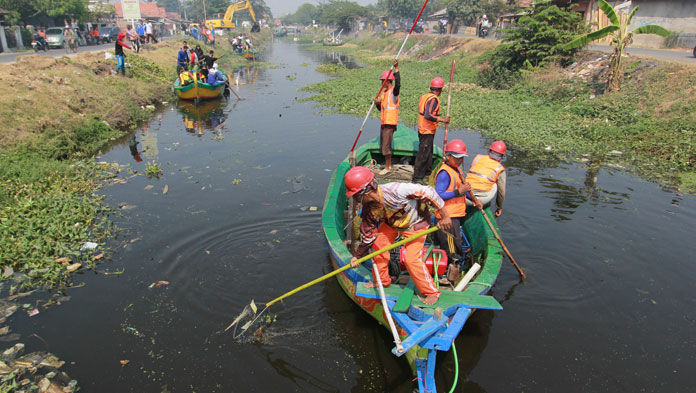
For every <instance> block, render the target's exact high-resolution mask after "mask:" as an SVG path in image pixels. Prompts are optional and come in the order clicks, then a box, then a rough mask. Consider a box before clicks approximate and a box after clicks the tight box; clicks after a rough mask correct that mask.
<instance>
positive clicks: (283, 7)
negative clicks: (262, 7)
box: [264, 0, 377, 17]
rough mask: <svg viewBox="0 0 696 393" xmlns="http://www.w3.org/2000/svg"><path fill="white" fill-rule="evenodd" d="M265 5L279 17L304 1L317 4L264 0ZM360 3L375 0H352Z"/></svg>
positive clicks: (300, 1) (363, 3) (285, 0)
mask: <svg viewBox="0 0 696 393" xmlns="http://www.w3.org/2000/svg"><path fill="white" fill-rule="evenodd" d="M264 1H265V2H266V5H268V6H269V7H271V12H273V16H274V17H280V16H283V15H285V14H287V13H290V12H295V10H297V7H299V6H301V5H302V4H304V3H312V4H315V5H316V4H317V3H318V2H317V1H315V0H264ZM352 1H355V2H356V3H358V4H361V5H368V4H374V3H376V2H377V0H352Z"/></svg>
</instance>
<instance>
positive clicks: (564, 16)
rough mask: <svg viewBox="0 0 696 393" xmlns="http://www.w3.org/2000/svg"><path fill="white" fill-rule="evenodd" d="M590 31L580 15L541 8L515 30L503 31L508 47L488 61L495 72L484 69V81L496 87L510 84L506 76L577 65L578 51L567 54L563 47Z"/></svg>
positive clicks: (527, 17) (545, 6)
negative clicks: (555, 64)
mask: <svg viewBox="0 0 696 393" xmlns="http://www.w3.org/2000/svg"><path fill="white" fill-rule="evenodd" d="M586 29H587V28H586V26H585V23H584V22H583V20H582V17H581V16H580V14H579V13H577V12H574V11H570V10H568V9H565V8H559V7H557V6H555V5H546V4H544V5H538V6H536V7H534V8H533V9H532V13H531V14H529V15H525V16H523V17H521V18H520V20H519V22H518V24H517V25H516V26H515V27H513V28H510V29H505V30H503V32H504V33H505V36H504V37H503V41H504V43H503V44H501V45H498V47H496V48H495V50H494V51H493V53H492V54H491V55H490V56H489V57H488V60H489V65H490V67H492V68H493V69H492V70H485V68H484V71H482V73H483V75H482V79H483V81H486V80H489V81H490V83H493V84H494V85H495V84H500V83H501V82H505V81H506V78H505V75H506V73H510V72H512V73H516V72H518V71H520V70H522V69H525V68H533V67H538V66H542V65H544V64H548V63H552V62H558V63H559V64H561V65H562V66H564V67H565V66H567V65H569V64H571V63H572V62H573V61H574V57H575V54H576V53H577V51H578V49H571V50H565V49H562V48H561V46H562V45H563V44H565V43H567V42H570V41H571V40H572V39H573V38H575V36H577V35H578V34H580V33H583V32H585V31H586ZM503 70H504V71H503Z"/></svg>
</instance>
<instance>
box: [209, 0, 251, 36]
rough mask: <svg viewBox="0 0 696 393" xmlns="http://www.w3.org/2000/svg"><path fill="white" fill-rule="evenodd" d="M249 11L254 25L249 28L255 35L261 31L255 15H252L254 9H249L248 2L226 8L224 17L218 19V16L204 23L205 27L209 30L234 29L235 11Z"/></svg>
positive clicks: (249, 4) (239, 2)
mask: <svg viewBox="0 0 696 393" xmlns="http://www.w3.org/2000/svg"><path fill="white" fill-rule="evenodd" d="M242 10H249V14H250V15H251V19H252V20H253V21H254V25H253V26H252V27H251V32H252V33H255V32H257V31H261V28H260V27H259V22H258V21H257V20H256V14H254V9H253V8H251V3H250V2H249V0H242V1H238V2H236V3H233V4H231V5H230V6H229V7H227V11H225V15H223V16H222V18H220V14H218V19H208V20H206V21H205V26H206V27H207V28H209V29H234V28H236V27H237V26H236V25H235V23H234V13H235V12H236V11H242Z"/></svg>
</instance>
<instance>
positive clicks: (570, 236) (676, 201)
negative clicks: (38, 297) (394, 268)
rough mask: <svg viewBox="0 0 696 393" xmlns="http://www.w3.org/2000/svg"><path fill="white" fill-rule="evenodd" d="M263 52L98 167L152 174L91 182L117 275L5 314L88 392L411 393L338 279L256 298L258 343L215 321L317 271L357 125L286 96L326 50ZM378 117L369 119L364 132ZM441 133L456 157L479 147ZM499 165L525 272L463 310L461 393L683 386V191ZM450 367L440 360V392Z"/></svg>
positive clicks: (689, 338)
mask: <svg viewBox="0 0 696 393" xmlns="http://www.w3.org/2000/svg"><path fill="white" fill-rule="evenodd" d="M265 56H266V59H265V60H267V61H270V62H273V63H275V64H278V65H279V66H280V67H278V68H267V69H257V68H254V67H253V66H250V67H248V68H245V69H242V70H238V72H237V78H238V79H239V82H240V83H239V85H238V86H237V87H236V88H235V91H236V92H237V93H238V94H239V95H240V96H241V97H243V98H244V99H243V100H241V101H237V100H235V99H234V96H232V99H231V100H230V101H229V102H225V101H221V102H220V103H207V104H204V105H202V106H200V107H195V106H193V105H180V106H178V107H177V105H176V104H168V105H165V106H164V107H162V108H159V109H158V111H159V112H158V115H157V117H156V119H155V120H153V121H152V122H151V123H150V124H148V125H147V126H145V127H143V128H142V129H140V130H137V131H136V132H135V133H134V135H133V136H132V137H129V138H126V139H125V140H124V141H121V142H119V143H117V144H116V145H115V146H114V147H113V148H112V149H111V150H110V151H109V152H108V153H106V154H104V155H103V156H102V157H100V158H99V159H100V160H103V161H108V162H118V163H120V164H122V165H128V166H129V167H130V168H132V169H134V170H137V171H139V172H140V173H142V172H144V170H145V166H146V164H147V163H148V162H157V163H158V164H159V165H160V166H161V167H162V169H163V171H164V173H163V175H162V177H161V178H160V179H159V180H157V179H148V178H147V177H145V176H136V177H131V178H129V180H128V181H127V182H126V183H124V184H116V185H113V186H108V187H106V188H104V189H103V190H102V191H101V193H102V194H103V195H105V196H106V203H108V204H109V205H111V206H113V207H114V214H113V215H112V219H113V220H114V221H115V223H116V225H117V226H118V228H120V231H119V236H118V238H117V239H116V240H114V242H113V244H114V246H115V247H116V250H115V252H113V253H112V254H110V256H109V258H110V260H109V261H107V262H105V263H103V264H101V265H99V266H98V269H97V270H98V271H99V272H102V273H104V272H107V273H116V272H121V271H122V272H123V273H122V274H95V273H94V272H91V271H87V272H84V273H81V276H79V278H77V279H76V281H78V282H79V281H83V282H85V283H86V285H85V286H84V287H82V288H77V289H71V290H68V291H67V295H70V296H71V299H70V301H68V302H63V303H62V304H61V305H60V306H57V307H52V308H50V309H47V310H42V312H41V314H39V315H37V316H34V317H31V318H30V317H28V316H26V315H25V314H23V313H22V314H21V315H20V314H18V316H16V317H15V319H14V320H13V322H12V329H13V331H17V332H20V333H22V335H23V337H22V338H23V340H22V342H24V343H25V344H27V351H31V350H49V351H51V352H52V353H55V354H56V355H58V356H59V357H60V358H62V359H63V360H65V361H66V362H67V363H66V365H65V366H64V367H63V370H64V371H66V372H67V373H68V374H69V375H70V376H71V377H73V378H75V379H77V380H78V381H79V383H80V386H81V387H82V390H83V391H85V392H101V393H108V392H118V393H122V392H290V391H302V392H349V391H351V392H372V391H375V392H383V391H389V392H410V391H411V390H412V388H413V386H414V385H413V382H412V381H411V380H412V376H411V372H410V370H409V368H408V365H407V363H406V362H405V360H403V359H397V358H395V357H393V356H392V355H391V353H390V349H391V338H390V337H389V335H388V334H387V332H386V330H385V329H383V328H382V327H380V326H378V325H377V323H376V322H375V321H374V320H372V319H371V318H369V317H368V316H366V315H365V314H364V313H363V312H362V311H361V310H360V309H359V308H358V307H356V306H355V305H353V304H352V303H351V301H350V300H348V299H347V298H346V297H345V296H344V294H343V292H342V291H341V289H340V288H339V286H338V285H337V283H336V282H335V281H334V280H329V281H326V282H324V283H321V284H318V285H316V286H313V287H311V288H309V289H307V290H305V291H304V292H301V293H299V294H297V295H295V296H292V297H290V298H288V299H287V300H286V301H285V302H284V303H283V304H280V305H278V306H277V307H276V306H274V308H275V309H273V308H271V310H272V315H277V321H276V322H275V323H273V324H272V325H271V326H270V327H269V328H268V329H267V330H266V334H265V335H264V337H263V339H261V340H254V339H246V340H244V341H241V342H240V341H236V340H234V339H233V338H232V336H231V335H230V334H229V333H224V332H223V329H224V328H225V327H226V326H227V325H228V324H229V323H230V322H231V321H232V319H234V317H235V316H236V315H237V314H238V313H239V312H240V311H241V310H242V308H243V307H244V306H245V305H246V304H248V302H249V301H250V300H251V299H254V300H255V301H257V302H260V303H263V302H264V301H268V300H270V299H273V298H275V297H276V296H279V295H280V294H282V293H284V292H286V291H288V290H290V289H293V288H295V287H296V286H299V285H300V284H303V283H305V282H307V281H310V280H312V279H314V278H316V277H318V276H321V275H322V274H325V273H327V272H328V271H329V270H328V269H329V258H328V254H327V248H326V245H325V243H324V239H323V235H322V231H321V219H320V215H321V206H322V203H323V199H324V195H325V192H326V186H327V184H328V181H329V176H330V175H331V173H330V171H332V170H333V169H334V168H335V167H336V165H337V163H338V162H339V161H340V160H342V159H343V158H344V157H345V156H346V155H347V153H348V150H349V149H350V146H351V144H352V142H353V139H354V138H355V135H356V132H357V130H358V128H359V126H360V123H361V121H362V118H361V117H358V116H356V117H349V116H344V115H337V114H327V113H323V108H320V107H317V106H316V105H315V104H314V103H312V102H300V101H298V99H300V98H303V97H307V96H308V93H305V92H301V91H298V89H299V88H301V87H302V86H305V85H307V84H309V83H313V82H316V81H319V80H323V79H325V78H326V77H325V76H323V75H322V74H320V73H318V72H316V71H315V68H316V66H317V65H318V64H319V63H320V62H322V61H327V60H328V59H329V58H331V57H333V58H335V57H336V56H331V55H326V54H323V53H321V52H309V51H304V50H302V49H301V47H299V46H297V45H295V44H291V43H287V42H279V41H277V42H275V43H274V44H273V46H272V47H271V48H270V49H269V50H268V51H267V52H266V53H265ZM402 110H405V109H403V108H402ZM453 116H456V114H453ZM378 128H379V126H378V120H377V119H371V120H370V121H369V122H368V124H367V126H366V128H365V133H364V135H363V138H362V142H365V141H367V140H368V139H370V138H373V137H375V136H377V130H378ZM453 135H454V137H461V138H462V139H464V141H465V142H466V144H467V146H468V150H469V152H482V151H484V150H485V148H486V147H487V146H488V144H489V143H490V142H491V141H490V140H487V139H485V138H482V137H481V135H480V134H478V133H476V132H472V131H465V130H454V131H451V133H450V139H451V138H453ZM436 139H437V138H436ZM470 158H471V157H469V158H468V159H466V160H465V165H466V164H467V163H468V162H470V161H469V160H470ZM505 164H506V166H507V168H508V198H507V201H506V203H505V209H504V213H503V215H502V217H501V218H499V219H498V223H499V225H500V227H501V232H502V236H503V238H504V239H505V241H506V245H507V246H508V248H509V249H510V251H511V252H512V253H513V255H514V256H515V259H516V260H517V261H518V262H519V263H520V265H522V267H523V268H525V271H526V272H527V275H528V280H527V281H526V282H520V280H519V278H518V275H517V273H516V271H515V269H514V268H513V267H512V265H510V264H508V262H507V261H505V262H504V263H505V265H504V266H503V269H502V273H501V275H500V277H499V279H498V281H497V283H496V285H495V287H494V288H493V291H492V294H493V295H494V296H495V297H496V298H497V299H498V300H499V301H500V302H501V303H502V305H503V307H504V310H502V311H496V312H491V311H481V312H477V313H475V315H474V316H473V317H472V319H471V320H470V321H469V322H468V323H467V325H466V326H465V328H464V330H463V332H462V334H461V335H460V337H459V339H457V341H456V346H457V350H458V354H459V359H458V363H459V367H460V369H459V383H458V387H457V390H456V391H458V392H561V391H562V392H637V391H648V392H687V391H693V389H694V388H693V386H695V385H696V376H695V375H694V372H693V370H695V369H696V340H695V334H694V332H695V331H696V301H695V300H694V299H696V297H694V296H693V295H690V293H691V292H692V290H693V289H692V286H693V283H694V282H696V269H694V267H693V260H692V256H693V255H694V254H695V253H696V245H695V243H696V236H695V231H694V222H696V198H694V197H693V196H690V195H681V194H679V193H678V192H677V191H674V190H671V189H666V188H662V187H660V186H659V185H657V184H654V183H651V182H648V181H645V180H641V179H638V178H636V177H633V176H631V175H628V174H626V173H625V172H623V171H620V170H618V169H612V168H611V167H605V168H602V169H601V170H600V171H598V172H596V173H592V172H589V173H588V170H587V168H586V167H585V166H584V165H582V164H575V163H572V164H569V163H559V164H555V165H552V166H549V165H546V164H540V163H538V161H537V160H534V159H533V157H530V156H527V155H524V154H522V153H520V152H517V151H516V150H515V149H514V146H511V148H510V152H509V154H508V157H507V159H506V161H505ZM120 176H121V177H124V178H127V177H129V175H128V173H127V172H122V173H121V175H120ZM595 177H596V180H595ZM165 185H166V186H167V189H168V192H166V194H165V193H163V189H164V187H165ZM149 186H152V187H149ZM157 281H168V282H169V284H168V285H161V286H158V287H154V288H150V286H151V284H152V283H155V282H157ZM32 334H33V335H32ZM36 336H40V337H41V339H42V340H39V339H38V338H36ZM122 360H127V361H128V362H127V364H125V365H122V364H121V363H122V362H121V361H122ZM454 365H455V364H454V361H453V359H452V355H451V353H449V354H447V355H444V356H442V355H440V362H439V365H438V368H439V373H438V388H439V390H440V391H448V390H449V388H450V386H451V383H452V378H453V375H454ZM689 370H691V371H689Z"/></svg>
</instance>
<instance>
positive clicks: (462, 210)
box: [435, 139, 483, 282]
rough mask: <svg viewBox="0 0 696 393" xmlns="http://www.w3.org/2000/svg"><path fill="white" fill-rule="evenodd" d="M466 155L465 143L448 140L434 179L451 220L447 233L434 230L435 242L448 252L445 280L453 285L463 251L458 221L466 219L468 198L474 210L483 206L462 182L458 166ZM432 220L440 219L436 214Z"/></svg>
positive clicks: (457, 275) (461, 174)
mask: <svg viewBox="0 0 696 393" xmlns="http://www.w3.org/2000/svg"><path fill="white" fill-rule="evenodd" d="M466 156H467V152H466V144H465V143H464V141H462V140H461V139H454V140H451V141H450V142H449V143H448V144H447V146H445V162H444V163H443V164H442V166H441V167H440V170H439V171H438V172H437V177H436V178H435V191H437V194H438V195H439V196H440V198H442V199H443V200H444V201H445V210H447V213H449V216H450V219H451V220H452V228H450V230H448V231H445V230H439V231H437V232H436V233H437V240H438V242H439V243H440V247H442V248H443V249H444V250H445V252H446V253H447V259H448V261H449V262H450V264H449V266H448V267H447V279H448V280H450V281H452V282H454V281H456V279H457V278H459V271H460V261H461V259H462V256H463V255H464V253H463V250H462V234H461V231H460V230H459V227H460V225H461V220H462V219H463V218H464V216H466V204H467V199H469V200H471V201H472V203H473V204H474V205H475V206H476V207H477V208H482V207H483V205H482V204H481V202H479V200H478V199H476V197H475V196H474V195H473V194H472V193H471V185H470V184H469V183H467V182H466V181H465V180H464V179H465V177H464V173H463V172H462V170H461V168H460V166H461V165H462V162H463V161H464V157H466ZM435 217H437V218H438V219H439V218H441V216H440V214H439V213H435Z"/></svg>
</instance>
